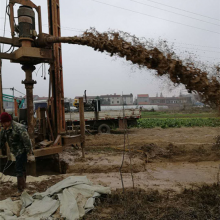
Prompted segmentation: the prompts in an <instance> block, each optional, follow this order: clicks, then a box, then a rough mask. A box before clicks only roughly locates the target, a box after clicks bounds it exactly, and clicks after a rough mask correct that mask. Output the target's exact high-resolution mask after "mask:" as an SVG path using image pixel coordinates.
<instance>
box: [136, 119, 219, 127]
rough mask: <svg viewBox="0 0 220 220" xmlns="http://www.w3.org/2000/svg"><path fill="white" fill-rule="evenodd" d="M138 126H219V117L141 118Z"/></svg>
mask: <svg viewBox="0 0 220 220" xmlns="http://www.w3.org/2000/svg"><path fill="white" fill-rule="evenodd" d="M138 127H139V128H155V127H161V128H180V127H220V118H142V119H139V120H138Z"/></svg>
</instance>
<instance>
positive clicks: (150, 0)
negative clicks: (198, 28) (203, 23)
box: [146, 0, 220, 21]
mask: <svg viewBox="0 0 220 220" xmlns="http://www.w3.org/2000/svg"><path fill="white" fill-rule="evenodd" d="M146 1H149V2H153V3H155V4H159V5H164V6H166V7H169V8H174V9H177V10H180V11H184V12H188V13H191V14H194V15H199V16H202V17H205V18H209V19H213V20H216V21H220V19H217V18H212V17H209V16H206V15H202V14H199V13H195V12H192V11H187V10H184V9H181V8H177V7H173V6H170V5H166V4H163V3H160V2H155V1H152V0H146Z"/></svg>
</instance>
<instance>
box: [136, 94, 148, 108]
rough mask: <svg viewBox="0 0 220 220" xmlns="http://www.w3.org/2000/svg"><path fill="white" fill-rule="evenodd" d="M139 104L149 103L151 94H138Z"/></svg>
mask: <svg viewBox="0 0 220 220" xmlns="http://www.w3.org/2000/svg"><path fill="white" fill-rule="evenodd" d="M137 104H138V105H149V104H150V101H149V95H148V94H138V95H137Z"/></svg>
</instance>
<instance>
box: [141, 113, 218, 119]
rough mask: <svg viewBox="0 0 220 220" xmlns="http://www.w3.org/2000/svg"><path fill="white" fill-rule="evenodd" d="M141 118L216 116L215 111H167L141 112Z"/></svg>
mask: <svg viewBox="0 0 220 220" xmlns="http://www.w3.org/2000/svg"><path fill="white" fill-rule="evenodd" d="M141 117H142V118H216V117H218V115H217V113H215V112H211V113H209V112H205V113H169V112H142V113H141Z"/></svg>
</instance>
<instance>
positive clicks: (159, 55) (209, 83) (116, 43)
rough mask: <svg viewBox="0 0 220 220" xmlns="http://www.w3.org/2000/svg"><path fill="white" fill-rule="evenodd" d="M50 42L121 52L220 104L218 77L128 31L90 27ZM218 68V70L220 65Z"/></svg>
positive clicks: (122, 54) (132, 60)
mask: <svg viewBox="0 0 220 220" xmlns="http://www.w3.org/2000/svg"><path fill="white" fill-rule="evenodd" d="M47 41H48V43H69V44H78V45H85V46H88V47H92V48H94V50H97V51H100V52H107V53H109V54H110V55H111V56H113V55H117V56H119V57H123V58H125V59H126V60H127V61H131V62H132V63H133V64H137V65H138V66H139V67H141V68H142V67H147V68H148V69H152V70H156V75H158V76H164V75H166V76H168V77H169V79H170V80H171V81H172V82H173V83H174V85H179V84H183V85H185V87H186V89H187V90H188V92H190V93H191V92H197V93H198V94H199V95H200V97H201V98H202V99H203V101H204V102H206V103H209V104H211V105H214V106H219V104H220V83H219V82H218V79H217V78H216V77H215V76H210V75H209V74H208V72H207V71H203V70H201V69H200V68H197V67H196V66H195V64H194V63H193V62H184V61H183V60H180V59H179V58H178V57H176V55H175V53H174V52H173V51H171V50H169V48H168V47H166V48H165V49H164V50H159V49H158V48H157V47H154V48H151V49H148V47H149V46H148V45H147V43H149V42H141V41H140V40H139V39H138V38H136V37H134V36H131V35H129V34H127V33H124V32H104V33H99V32H98V31H96V30H95V29H90V30H88V31H86V32H84V33H83V34H82V36H75V37H61V38H55V37H49V38H48V39H47ZM174 57H175V58H174ZM215 71H216V72H217V73H218V72H219V68H218V67H216V69H215Z"/></svg>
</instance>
